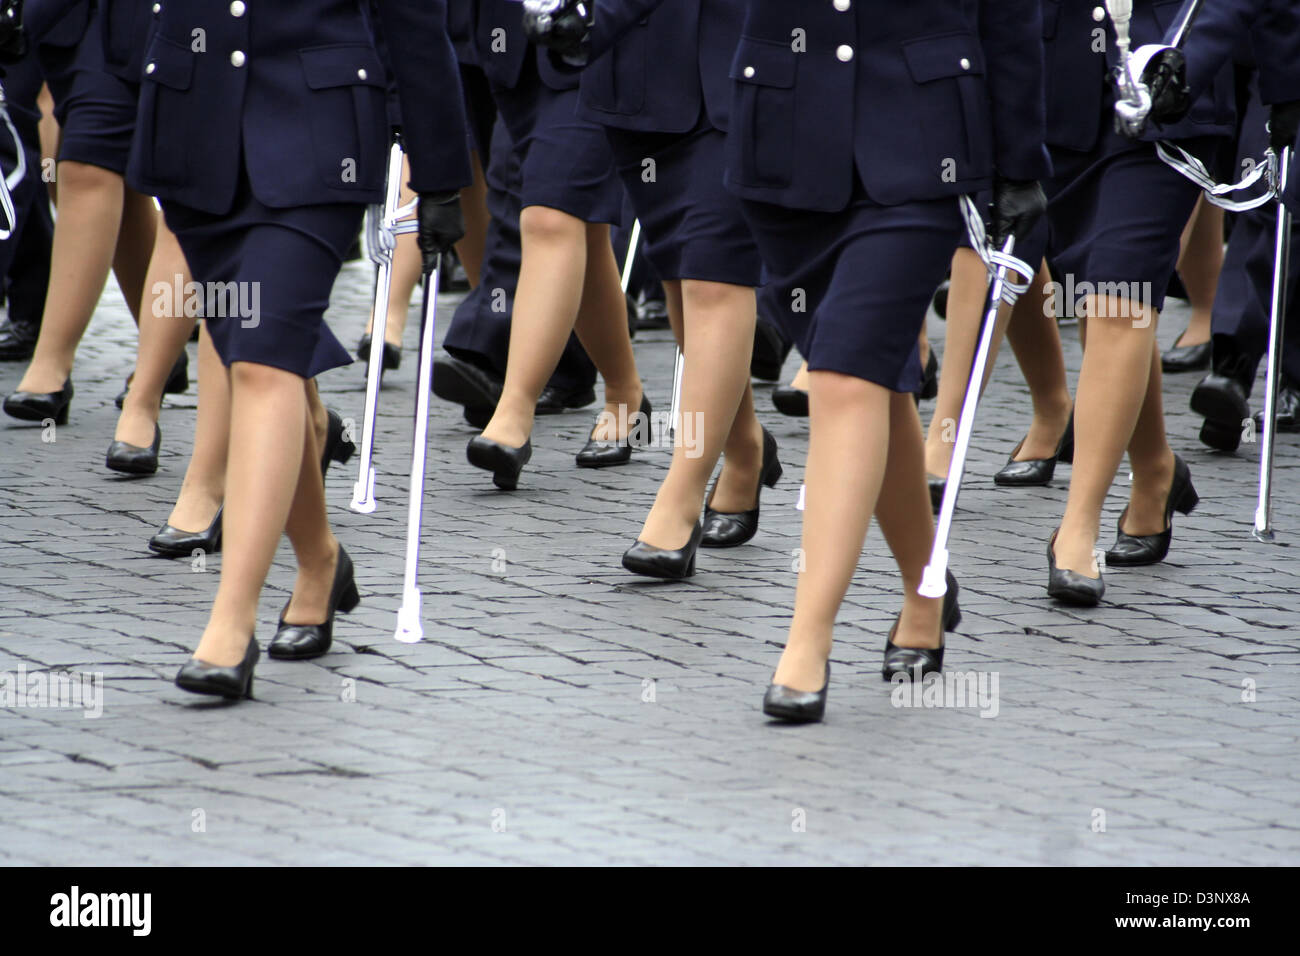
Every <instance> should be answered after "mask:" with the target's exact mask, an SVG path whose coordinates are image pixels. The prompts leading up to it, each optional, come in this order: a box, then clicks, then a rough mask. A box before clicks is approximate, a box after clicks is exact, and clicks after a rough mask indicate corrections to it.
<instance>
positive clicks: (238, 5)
mask: <svg viewBox="0 0 1300 956" xmlns="http://www.w3.org/2000/svg"><path fill="white" fill-rule="evenodd" d="M247 9H248V8H247V7H246V6H244V2H243V0H235V2H234V3H232V4H231V5H230V15H231V16H232V17H242V16H243V15H244V11H245V10H247Z"/></svg>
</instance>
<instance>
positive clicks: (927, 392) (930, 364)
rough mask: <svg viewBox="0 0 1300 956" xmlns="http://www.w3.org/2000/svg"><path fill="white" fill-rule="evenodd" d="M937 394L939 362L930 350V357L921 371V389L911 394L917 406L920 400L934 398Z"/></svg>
mask: <svg viewBox="0 0 1300 956" xmlns="http://www.w3.org/2000/svg"><path fill="white" fill-rule="evenodd" d="M938 394H939V360H938V359H937V358H935V357H934V349H930V357H929V358H928V359H927V360H926V362H925V368H924V369H923V370H922V371H921V387H920V388H919V389H917V390H916V391H915V392H913V393H912V397H913V398H915V399H916V403H917V404H918V405H919V404H920V403H921V399H923V398H925V399H929V398H935V397H936V396H938Z"/></svg>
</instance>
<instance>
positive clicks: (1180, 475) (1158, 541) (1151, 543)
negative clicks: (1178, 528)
mask: <svg viewBox="0 0 1300 956" xmlns="http://www.w3.org/2000/svg"><path fill="white" fill-rule="evenodd" d="M1200 500H1201V499H1200V496H1199V495H1197V494H1196V489H1195V488H1193V487H1192V472H1191V470H1190V469H1189V468H1188V467H1187V462H1185V461H1183V460H1182V459H1181V458H1179V457H1178V456H1177V455H1174V480H1173V483H1172V484H1171V485H1170V486H1169V494H1168V496H1167V497H1166V498H1165V530H1164V531H1161V532H1160V533H1159V534H1125V533H1124V516H1125V515H1127V514H1128V508H1125V509H1124V512H1123V514H1121V515H1120V516H1119V521H1117V522H1116V523H1115V532H1116V534H1115V543H1114V544H1113V545H1111V548H1110V550H1109V551H1107V552H1106V564H1107V565H1111V564H1114V565H1118V566H1119V567H1122V568H1134V567H1140V566H1142V565H1145V564H1156V563H1158V562H1160V561H1163V560H1164V559H1165V556H1166V555H1168V554H1169V543H1170V542H1171V541H1172V540H1173V537H1174V512H1175V511H1177V512H1178V513H1179V514H1184V515H1189V514H1191V513H1192V509H1193V508H1195V507H1196V506H1197V504H1199V503H1200Z"/></svg>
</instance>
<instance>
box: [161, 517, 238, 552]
mask: <svg viewBox="0 0 1300 956" xmlns="http://www.w3.org/2000/svg"><path fill="white" fill-rule="evenodd" d="M223 510H224V506H223V507H220V508H218V509H217V513H216V514H215V515H213V517H212V524H210V525H208V527H207V528H206V529H204V530H203V531H182V530H181V529H180V528H177V527H175V526H173V525H170V524H165V525H163V526H162V530H161V531H159V532H158V533H157V534H156V535H154V536H153V537H152V538H150V539H149V550H150V551H153V552H156V553H157V554H161V555H163V556H164V557H168V558H188V557H190V555H192V554H193V553H194V552H195V551H196V550H197V551H203V552H205V553H207V554H216V553H217V552H218V551H220V550H221V512H222V511H223Z"/></svg>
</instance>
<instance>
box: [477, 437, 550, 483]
mask: <svg viewBox="0 0 1300 956" xmlns="http://www.w3.org/2000/svg"><path fill="white" fill-rule="evenodd" d="M465 457H467V458H468V459H469V463H470V464H471V465H473V466H474V467H475V468H482V469H483V470H484V471H490V472H492V484H494V485H496V486H497V487H498V488H500V489H501V490H502V491H514V490H515V489H516V488H518V487H519V475H520V473H521V472H522V471H523V470H524V465H526V464H528V460H529V459H530V458H532V457H533V440H532V439H531V438H530V439H528V440H527V441H526V442H524V443H523V444H522V445H520V446H519V447H518V448H511V447H510V446H509V445H502V444H501V443H499V442H494V441H492V439H490V438H484V437H483V436H482V435H476V436H475V437H473V438H471V439H470V440H469V447H467V448H466V449H465Z"/></svg>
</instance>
